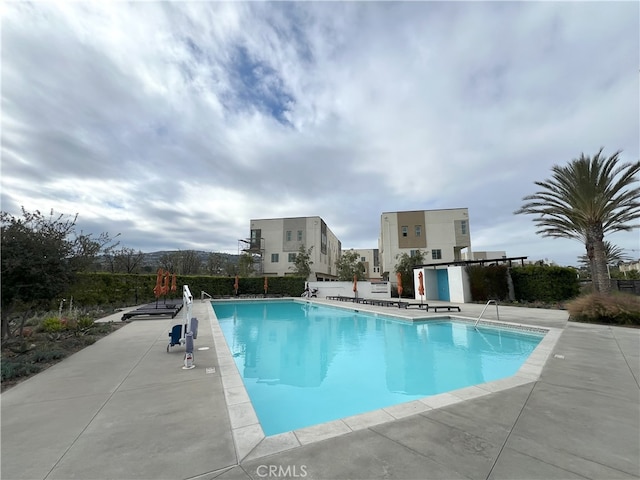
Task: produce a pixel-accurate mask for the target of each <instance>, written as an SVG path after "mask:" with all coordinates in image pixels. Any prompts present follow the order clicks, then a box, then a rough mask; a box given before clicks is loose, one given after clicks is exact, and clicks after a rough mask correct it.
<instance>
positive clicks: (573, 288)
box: [511, 265, 580, 302]
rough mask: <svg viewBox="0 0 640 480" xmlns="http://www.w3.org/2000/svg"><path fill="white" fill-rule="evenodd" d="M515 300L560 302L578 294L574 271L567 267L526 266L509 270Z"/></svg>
mask: <svg viewBox="0 0 640 480" xmlns="http://www.w3.org/2000/svg"><path fill="white" fill-rule="evenodd" d="M511 279H512V280H513V288H514V291H515V295H516V300H518V301H523V302H535V301H540V302H562V301H565V300H569V299H571V298H575V297H576V296H578V294H579V293H580V282H579V279H578V276H577V274H576V270H575V269H573V268H568V267H554V266H545V265H526V266H524V267H514V268H512V269H511Z"/></svg>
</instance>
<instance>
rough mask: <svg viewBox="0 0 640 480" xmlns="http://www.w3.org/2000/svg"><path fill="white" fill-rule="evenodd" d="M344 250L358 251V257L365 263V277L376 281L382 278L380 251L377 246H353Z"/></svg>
mask: <svg viewBox="0 0 640 480" xmlns="http://www.w3.org/2000/svg"><path fill="white" fill-rule="evenodd" d="M344 252H356V253H357V254H358V259H359V260H360V261H361V262H362V264H363V265H364V279H365V280H369V281H374V282H375V281H376V280H381V279H382V267H381V265H380V251H379V250H378V249H377V248H351V249H349V250H344Z"/></svg>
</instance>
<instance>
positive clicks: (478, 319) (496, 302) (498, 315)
mask: <svg viewBox="0 0 640 480" xmlns="http://www.w3.org/2000/svg"><path fill="white" fill-rule="evenodd" d="M492 303H495V305H496V317H498V320H500V313H498V301H497V300H489V301H488V302H487V303H486V305H485V306H484V308H483V309H482V312H480V315H479V316H478V318H477V319H476V323H474V324H473V326H474V328H475V327H477V326H478V322H479V321H480V319H481V318H482V315H483V314H484V311H485V310H486V309H487V307H488V306H489V305H490V304H492Z"/></svg>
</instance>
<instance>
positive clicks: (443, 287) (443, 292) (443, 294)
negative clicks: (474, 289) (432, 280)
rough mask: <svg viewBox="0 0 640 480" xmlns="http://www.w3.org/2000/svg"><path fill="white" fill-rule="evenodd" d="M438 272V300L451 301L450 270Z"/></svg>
mask: <svg viewBox="0 0 640 480" xmlns="http://www.w3.org/2000/svg"><path fill="white" fill-rule="evenodd" d="M437 272H438V300H443V301H445V302H448V301H449V272H447V270H446V269H444V270H437Z"/></svg>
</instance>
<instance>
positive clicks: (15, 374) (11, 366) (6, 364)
mask: <svg viewBox="0 0 640 480" xmlns="http://www.w3.org/2000/svg"><path fill="white" fill-rule="evenodd" d="M0 370H1V371H2V373H1V376H2V381H3V382H4V381H6V380H12V379H14V378H19V377H25V376H27V375H31V374H32V373H38V372H39V371H40V366H38V365H34V364H32V363H28V362H24V361H23V362H18V361H13V360H3V361H2V364H0Z"/></svg>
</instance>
